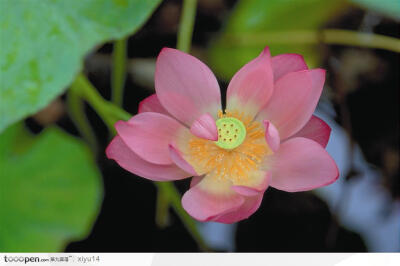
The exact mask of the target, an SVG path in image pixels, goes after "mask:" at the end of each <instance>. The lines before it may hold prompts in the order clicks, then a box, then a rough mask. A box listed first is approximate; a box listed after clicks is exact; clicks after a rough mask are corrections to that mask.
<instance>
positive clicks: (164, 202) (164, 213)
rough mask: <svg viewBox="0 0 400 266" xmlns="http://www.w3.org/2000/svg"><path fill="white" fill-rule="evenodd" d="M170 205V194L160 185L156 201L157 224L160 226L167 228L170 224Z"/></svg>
mask: <svg viewBox="0 0 400 266" xmlns="http://www.w3.org/2000/svg"><path fill="white" fill-rule="evenodd" d="M169 205H170V202H169V199H168V195H166V194H165V192H164V191H163V190H162V189H161V188H160V187H159V188H158V190H157V202H156V224H157V226H158V227H160V228H165V227H167V226H168V224H169V221H170V217H169Z"/></svg>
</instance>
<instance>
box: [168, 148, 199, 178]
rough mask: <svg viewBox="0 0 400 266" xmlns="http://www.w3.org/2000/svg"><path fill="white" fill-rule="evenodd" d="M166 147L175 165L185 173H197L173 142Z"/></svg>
mask: <svg viewBox="0 0 400 266" xmlns="http://www.w3.org/2000/svg"><path fill="white" fill-rule="evenodd" d="M168 148H169V153H170V156H171V159H172V161H173V162H174V163H175V164H176V165H177V166H179V167H180V168H181V169H183V170H184V171H186V172H187V173H190V174H192V175H193V176H197V175H198V174H197V173H196V171H195V170H194V169H193V167H192V166H191V165H190V164H189V163H188V162H187V161H186V160H185V159H184V158H183V156H182V154H181V152H180V151H179V150H178V148H176V146H175V145H174V144H169V146H168Z"/></svg>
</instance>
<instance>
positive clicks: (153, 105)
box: [138, 93, 170, 116]
mask: <svg viewBox="0 0 400 266" xmlns="http://www.w3.org/2000/svg"><path fill="white" fill-rule="evenodd" d="M144 112H153V113H160V114H165V115H169V116H170V114H169V113H168V112H167V110H165V108H164V107H163V106H162V105H161V103H160V100H158V97H157V94H155V93H154V94H153V95H150V96H149V97H147V98H145V99H144V100H143V101H141V102H140V103H139V109H138V113H144Z"/></svg>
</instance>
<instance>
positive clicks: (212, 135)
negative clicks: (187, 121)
mask: <svg viewBox="0 0 400 266" xmlns="http://www.w3.org/2000/svg"><path fill="white" fill-rule="evenodd" d="M190 132H191V133H192V134H193V135H195V136H197V137H199V138H202V139H208V140H214V141H217V140H218V129H217V125H216V124H215V120H214V118H213V117H212V116H211V115H210V114H209V113H205V114H203V115H201V116H200V117H199V118H197V119H196V120H195V121H194V122H193V124H192V126H191V127H190Z"/></svg>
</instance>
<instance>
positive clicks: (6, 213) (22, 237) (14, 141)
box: [0, 123, 102, 252]
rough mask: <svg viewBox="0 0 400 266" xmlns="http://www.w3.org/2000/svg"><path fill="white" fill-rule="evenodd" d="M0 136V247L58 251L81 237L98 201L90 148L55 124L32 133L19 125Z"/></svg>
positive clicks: (97, 176) (98, 188) (96, 174)
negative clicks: (37, 133)
mask: <svg viewBox="0 0 400 266" xmlns="http://www.w3.org/2000/svg"><path fill="white" fill-rule="evenodd" d="M0 139H1V142H0V169H1V171H0V251H2V252H18V251H20V252H43V251H46V252H55V251H62V249H63V248H64V247H65V245H66V244H67V242H68V241H70V240H74V239H75V240H76V239H81V238H83V237H85V236H86V235H87V234H88V233H89V232H90V228H91V226H92V225H93V222H94V219H95V218H96V216H97V213H98V210H99V207H100V203H101V199H102V196H101V195H102V184H101V179H100V173H99V171H98V169H97V167H96V165H95V163H94V161H93V160H92V157H91V154H90V152H89V149H88V148H87V147H86V146H85V145H84V144H83V143H81V142H80V141H78V140H77V139H75V138H74V137H72V136H69V135H68V134H67V133H64V132H63V131H61V130H59V129H57V128H48V129H46V130H45V131H44V132H42V133H41V134H40V135H39V136H37V137H35V136H32V135H30V134H29V133H28V132H27V131H26V130H25V129H24V128H23V126H22V124H19V123H18V124H16V125H14V126H12V127H9V128H8V129H7V130H6V131H5V132H3V133H2V134H1V135H0Z"/></svg>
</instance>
